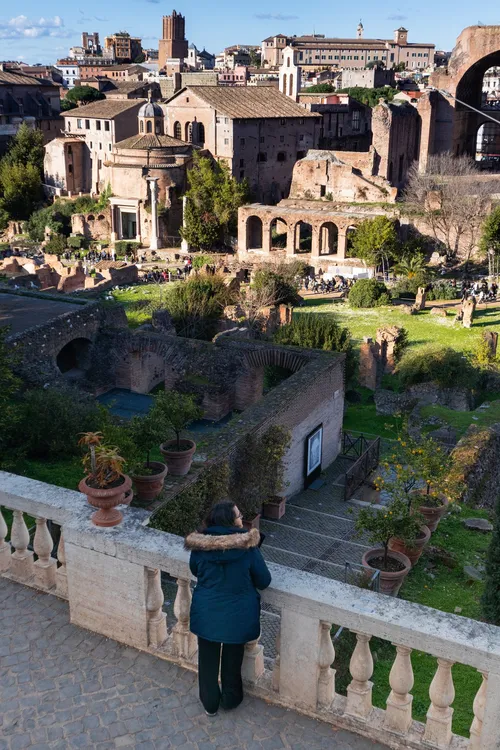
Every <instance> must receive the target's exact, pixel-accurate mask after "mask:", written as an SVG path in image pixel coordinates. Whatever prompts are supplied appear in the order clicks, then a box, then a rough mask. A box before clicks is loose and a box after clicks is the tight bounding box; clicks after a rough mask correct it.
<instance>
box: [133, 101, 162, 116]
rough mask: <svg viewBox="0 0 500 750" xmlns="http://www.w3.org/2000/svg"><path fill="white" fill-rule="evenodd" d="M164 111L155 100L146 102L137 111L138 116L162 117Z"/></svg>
mask: <svg viewBox="0 0 500 750" xmlns="http://www.w3.org/2000/svg"><path fill="white" fill-rule="evenodd" d="M163 115H164V112H163V109H162V108H161V106H160V105H159V104H157V103H156V102H146V104H143V105H142V107H141V108H140V110H139V112H138V113H137V116H138V117H163Z"/></svg>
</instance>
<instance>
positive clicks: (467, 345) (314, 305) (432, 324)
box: [294, 299, 500, 351]
mask: <svg viewBox="0 0 500 750" xmlns="http://www.w3.org/2000/svg"><path fill="white" fill-rule="evenodd" d="M429 304H432V303H429ZM311 312H312V313H320V314H321V315H333V316H334V318H335V320H336V321H337V322H338V323H339V324H340V325H342V326H346V327H347V328H349V330H350V332H351V334H352V337H353V340H354V342H355V343H356V345H359V344H360V343H361V341H362V340H363V337H364V336H371V337H372V338H373V339H374V338H375V335H376V332H377V328H380V327H382V326H389V325H396V326H401V327H403V328H405V329H406V330H407V331H408V335H409V338H410V345H411V346H420V345H424V344H442V345H443V346H451V347H453V348H454V349H458V350H460V351H465V350H468V349H473V348H474V346H475V344H476V342H477V341H478V340H479V339H480V337H481V334H482V333H483V331H485V330H487V329H492V330H500V306H498V307H490V308H488V309H485V310H479V311H477V312H476V316H475V318H474V322H473V325H472V328H470V329H468V328H463V327H462V326H461V325H460V324H459V323H454V322H453V321H454V318H455V315H456V312H455V311H454V310H453V311H450V310H449V311H448V316H447V318H446V319H444V318H439V317H436V316H434V315H431V314H430V310H424V311H423V312H421V313H418V315H407V314H405V313H402V312H400V311H399V310H398V307H397V306H394V307H375V308H369V309H362V310H354V309H351V308H350V307H349V305H348V304H346V303H345V302H332V301H331V300H328V299H307V300H306V301H305V304H304V305H303V307H298V308H295V310H294V315H305V314H307V313H311Z"/></svg>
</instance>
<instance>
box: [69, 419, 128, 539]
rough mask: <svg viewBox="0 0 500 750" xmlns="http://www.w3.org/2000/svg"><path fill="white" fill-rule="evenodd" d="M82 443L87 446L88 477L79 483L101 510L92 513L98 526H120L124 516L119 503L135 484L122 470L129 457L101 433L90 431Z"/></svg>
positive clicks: (85, 458) (93, 520)
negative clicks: (124, 456)
mask: <svg viewBox="0 0 500 750" xmlns="http://www.w3.org/2000/svg"><path fill="white" fill-rule="evenodd" d="M79 445H82V446H84V447H86V448H87V449H88V450H87V451H86V453H85V455H84V457H83V467H84V469H85V471H86V472H87V476H86V477H85V478H84V479H82V480H81V482H80V484H79V485H78V489H79V490H80V492H83V493H84V494H85V495H87V500H88V502H89V503H90V505H92V506H93V507H94V508H98V509H99V510H97V511H96V513H93V514H92V518H91V520H92V523H93V524H95V526H117V525H118V524H119V523H120V522H121V520H122V518H123V516H122V514H121V513H120V511H119V510H116V506H117V505H123V504H124V502H125V495H126V494H127V493H128V492H129V490H130V489H131V487H132V481H131V479H130V477H128V476H126V475H125V474H123V473H122V469H123V465H124V463H125V459H124V458H122V456H120V455H119V453H118V448H117V447H116V446H114V445H108V444H106V443H105V442H104V441H103V435H102V433H101V432H86V433H84V434H83V435H82V437H81V438H80V440H79Z"/></svg>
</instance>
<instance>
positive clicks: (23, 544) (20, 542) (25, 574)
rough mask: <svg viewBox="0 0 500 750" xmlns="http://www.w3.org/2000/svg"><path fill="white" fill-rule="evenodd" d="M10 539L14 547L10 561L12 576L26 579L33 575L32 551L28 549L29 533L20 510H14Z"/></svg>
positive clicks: (20, 579) (21, 579)
mask: <svg viewBox="0 0 500 750" xmlns="http://www.w3.org/2000/svg"><path fill="white" fill-rule="evenodd" d="M10 540H11V543H12V546H13V547H14V552H13V553H12V557H11V561H10V572H11V574H12V577H13V578H16V579H17V580H19V581H27V580H29V579H30V578H32V577H33V552H31V551H30V550H29V549H28V544H29V543H30V535H29V531H28V527H27V526H26V523H25V521H24V514H23V512H22V510H15V511H14V520H13V521H12V530H11V533H10Z"/></svg>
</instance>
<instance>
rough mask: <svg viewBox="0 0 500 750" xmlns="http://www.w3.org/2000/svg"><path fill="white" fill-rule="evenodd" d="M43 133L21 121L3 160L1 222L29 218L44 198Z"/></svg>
mask: <svg viewBox="0 0 500 750" xmlns="http://www.w3.org/2000/svg"><path fill="white" fill-rule="evenodd" d="M44 153H45V152H44V148H43V135H42V133H41V132H40V131H38V130H32V129H31V128H29V127H28V125H26V123H22V125H21V126H20V128H19V130H18V131H17V133H16V135H15V137H14V138H13V139H12V141H11V143H10V145H9V149H8V151H7V153H6V154H5V156H4V157H3V158H2V160H1V161H0V225H1V226H3V227H5V226H6V224H7V222H8V221H9V219H27V218H28V217H29V215H30V214H31V213H32V211H33V208H34V207H35V205H36V203H37V202H38V201H39V200H41V198H42V174H43V157H44Z"/></svg>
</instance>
